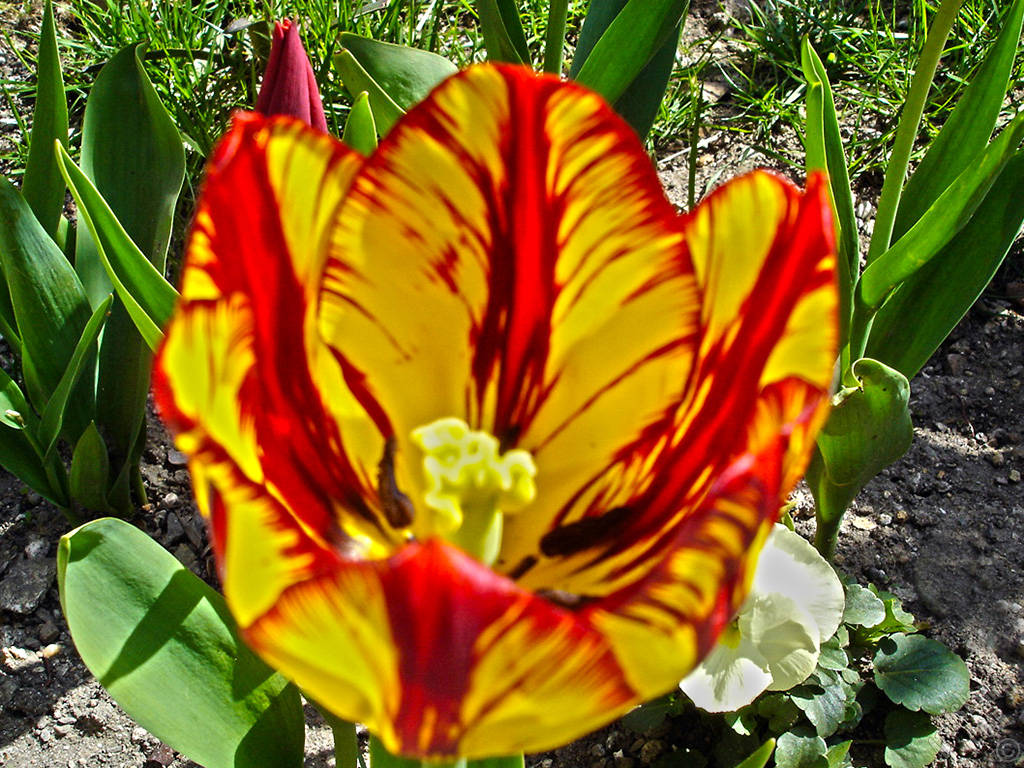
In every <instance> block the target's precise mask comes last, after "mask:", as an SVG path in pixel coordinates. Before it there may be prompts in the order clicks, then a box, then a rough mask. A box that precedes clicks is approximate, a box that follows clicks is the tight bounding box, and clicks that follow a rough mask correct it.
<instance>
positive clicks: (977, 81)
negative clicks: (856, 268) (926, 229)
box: [893, 0, 1024, 240]
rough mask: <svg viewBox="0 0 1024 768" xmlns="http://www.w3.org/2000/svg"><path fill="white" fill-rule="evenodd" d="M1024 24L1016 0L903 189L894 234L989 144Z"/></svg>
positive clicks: (1023, 2) (1022, 1)
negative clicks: (996, 35) (954, 106)
mask: <svg viewBox="0 0 1024 768" xmlns="http://www.w3.org/2000/svg"><path fill="white" fill-rule="evenodd" d="M1022 25H1024V0H1015V2H1014V3H1013V5H1012V6H1011V7H1010V10H1009V12H1007V13H1006V15H1005V16H1004V17H1003V29H1002V30H1001V31H1000V33H999V38H998V39H997V40H996V42H995V44H994V45H993V46H992V48H991V50H990V51H989V53H988V55H987V56H986V57H985V61H984V62H983V63H982V64H981V66H980V67H979V68H978V71H977V72H975V73H974V75H972V77H971V80H970V84H969V85H968V86H967V89H966V90H965V91H964V93H963V96H961V97H960V101H959V102H958V103H957V105H956V108H955V109H954V110H953V112H952V114H951V115H950V116H949V118H948V119H947V120H946V122H945V124H944V125H943V126H942V130H941V131H939V135H938V136H936V137H935V140H934V141H932V143H931V146H930V147H929V148H928V152H927V154H925V156H924V158H923V159H922V160H921V164H920V165H919V166H918V167H917V170H916V171H915V172H914V175H913V176H911V177H910V180H909V181H908V182H907V185H906V187H905V188H904V190H903V196H902V198H901V200H900V207H899V210H898V211H897V213H896V223H895V225H894V228H893V237H894V238H895V239H897V240H898V239H899V238H900V237H902V235H903V234H904V233H905V232H906V231H907V230H908V229H910V228H911V227H912V226H913V225H914V224H915V223H916V222H917V220H918V219H920V218H921V216H922V215H924V212H925V211H927V210H928V208H930V207H931V205H932V203H934V202H935V200H936V199H938V197H939V195H940V194H942V191H943V190H944V189H945V188H946V187H948V186H949V185H950V184H951V183H952V182H953V180H954V179H956V177H957V176H959V175H960V174H961V173H962V172H963V171H964V169H966V168H967V167H968V166H969V165H971V163H973V162H974V160H975V158H976V157H977V155H978V154H979V153H980V152H981V151H982V150H983V149H984V148H985V145H986V144H987V143H988V140H989V138H990V137H991V135H992V131H993V129H994V128H995V127H996V121H997V120H998V119H999V112H1000V110H1001V109H1002V106H1003V101H1004V100H1005V98H1006V90H1007V88H1008V87H1009V82H1010V76H1011V74H1012V73H1013V65H1014V60H1015V58H1016V56H1017V49H1018V45H1019V43H1020V35H1021V28H1022Z"/></svg>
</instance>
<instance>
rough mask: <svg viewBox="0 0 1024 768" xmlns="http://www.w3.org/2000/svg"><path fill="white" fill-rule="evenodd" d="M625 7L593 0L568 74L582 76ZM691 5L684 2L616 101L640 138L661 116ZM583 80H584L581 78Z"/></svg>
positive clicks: (615, 0) (620, 1)
mask: <svg viewBox="0 0 1024 768" xmlns="http://www.w3.org/2000/svg"><path fill="white" fill-rule="evenodd" d="M625 7H626V0H594V1H593V2H592V3H591V4H590V8H589V9H588V11H587V16H586V19H584V21H583V28H582V29H581V30H580V40H579V43H578V45H577V46H576V54H575V56H574V58H573V60H572V66H571V67H570V69H569V77H571V78H573V79H577V78H579V77H580V74H581V70H582V69H583V66H584V63H585V62H586V61H587V60H588V59H589V58H590V56H591V53H592V52H593V50H594V48H595V46H597V44H598V43H599V42H600V40H601V38H602V36H603V35H604V34H605V33H606V32H607V31H608V28H609V27H610V26H611V25H612V23H613V22H614V21H615V20H616V19H617V18H618V16H619V14H620V13H622V12H623V10H624V9H625ZM688 7H689V0H687V2H685V3H683V8H682V11H681V12H680V17H679V18H680V22H679V24H677V25H676V27H675V29H673V30H671V31H670V32H669V34H668V35H667V37H666V38H665V39H664V41H663V42H662V44H661V46H660V47H659V48H657V49H654V51H653V53H651V54H649V58H648V59H647V61H646V63H645V64H644V65H643V67H642V68H641V69H640V70H639V72H637V74H636V75H635V76H634V77H633V79H632V80H631V81H630V82H629V83H628V85H627V86H626V88H625V89H624V90H623V91H622V93H621V95H620V96H618V97H617V99H616V100H615V101H614V107H615V110H616V111H617V112H618V113H619V114H620V115H622V117H623V118H624V119H625V120H626V122H628V123H629V124H630V125H632V126H633V130H635V131H636V132H637V135H638V136H640V138H641V139H644V138H646V137H647V134H648V133H650V130H651V126H652V125H653V124H654V120H655V118H656V117H657V116H658V108H659V107H660V106H661V102H662V100H663V99H664V98H665V90H666V88H667V87H668V81H669V78H670V77H671V75H672V70H673V68H674V66H675V60H676V51H677V49H678V46H679V36H680V34H681V32H682V20H683V19H685V17H686V10H687V8H688ZM637 42H638V41H636V40H631V41H629V44H630V45H632V46H635V45H636V44H637ZM639 42H640V43H641V45H642V47H646V45H645V44H644V43H643V41H639ZM597 55H598V56H601V55H606V54H602V53H601V51H600V50H599V51H598V53H597ZM584 77H586V75H584ZM581 82H584V81H582V80H581Z"/></svg>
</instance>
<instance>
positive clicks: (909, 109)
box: [867, 0, 964, 264]
mask: <svg viewBox="0 0 1024 768" xmlns="http://www.w3.org/2000/svg"><path fill="white" fill-rule="evenodd" d="M963 3H964V0H943V2H942V5H940V6H939V10H938V11H936V13H935V20H934V21H933V22H932V26H931V28H930V29H929V30H928V37H927V38H926V39H925V43H924V48H923V49H922V51H921V60H920V62H919V63H918V67H917V71H916V72H915V73H914V78H913V80H911V82H910V92H909V93H908V94H907V103H906V104H905V105H904V107H903V115H902V116H901V117H900V124H899V127H898V128H897V129H896V140H895V142H894V143H893V148H892V155H891V156H890V157H889V167H888V168H887V170H886V173H885V181H884V182H883V184H882V193H881V195H880V196H879V198H878V214H877V215H876V216H875V227H874V230H873V232H872V234H871V244H870V246H869V247H868V259H867V262H868V264H871V263H872V262H873V261H874V260H875V259H877V258H878V257H879V256H881V255H882V254H883V253H885V252H886V251H887V250H889V245H890V241H891V240H892V230H893V226H894V225H895V223H896V211H897V210H898V209H899V205H900V196H901V195H902V194H903V181H904V180H905V179H906V176H907V168H908V167H909V166H910V153H911V152H912V151H913V149H914V140H915V139H916V138H917V130H918V126H919V125H920V124H921V116H922V115H923V114H924V107H925V103H926V101H927V99H928V91H929V90H930V89H931V85H932V80H933V79H934V78H935V70H936V68H937V67H938V65H939V58H940V57H941V56H942V49H943V47H944V46H945V44H946V38H947V37H948V36H949V31H950V29H952V27H953V22H954V21H955V20H956V16H957V14H958V13H959V12H960V6H961V5H963Z"/></svg>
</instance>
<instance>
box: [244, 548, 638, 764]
mask: <svg viewBox="0 0 1024 768" xmlns="http://www.w3.org/2000/svg"><path fill="white" fill-rule="evenodd" d="M246 638H247V639H248V641H249V642H250V643H251V644H252V645H253V647H254V648H256V649H257V650H258V651H259V652H260V654H261V655H262V656H263V657H264V658H265V659H266V660H267V661H268V662H269V663H271V664H272V665H273V666H275V667H277V668H278V669H280V670H281V671H283V672H284V674H285V675H287V676H288V677H289V678H291V679H292V680H295V681H296V682H297V683H298V684H299V686H300V687H301V688H302V689H303V690H304V691H306V692H307V693H308V694H309V695H310V696H311V697H312V698H313V699H315V700H316V701H318V702H319V703H320V704H322V705H323V706H326V707H328V708H329V709H331V710H332V711H333V712H335V713H336V714H338V715H340V716H342V717H344V718H346V719H349V720H355V721H359V722H364V723H366V725H367V726H368V727H369V728H370V730H371V731H373V733H375V734H376V735H377V736H378V737H379V738H380V739H381V740H382V741H383V742H384V744H385V746H386V747H387V748H388V749H389V750H390V751H392V752H393V753H395V754H398V753H401V754H404V755H416V756H422V757H436V756H440V755H450V754H460V755H463V756H465V757H470V758H473V757H487V756H495V755H507V754H515V753H517V752H523V751H541V750H545V749H549V748H552V747H554V746H556V745H558V744H561V743H563V742H564V741H565V740H567V739H570V738H573V737H575V736H580V735H582V734H584V733H586V732H587V731H589V730H592V729H594V728H596V727H599V726H600V725H603V724H604V723H606V722H608V721H609V720H611V719H612V718H613V717H615V715H616V714H617V713H621V712H623V711H625V710H626V709H628V708H629V707H630V706H632V705H634V704H635V703H638V702H639V701H640V699H639V697H638V694H637V693H636V692H635V691H633V690H631V689H630V688H629V687H628V686H626V685H625V683H624V681H623V679H622V676H621V671H620V670H619V668H618V666H617V665H616V664H615V661H614V657H613V656H612V655H611V654H610V652H609V650H608V648H607V645H606V643H605V642H604V639H603V638H602V637H601V636H600V635H599V634H597V633H595V632H594V631H593V630H592V629H590V628H589V627H588V626H586V625H585V624H584V623H582V622H580V621H579V620H578V619H577V617H575V616H574V615H573V614H572V613H571V612H569V611H565V610H562V609H560V608H558V607H556V606H553V605H552V604H551V603H549V602H548V601H546V600H544V599H542V598H539V597H537V596H535V595H532V594H530V593H528V592H525V591H523V590H520V589H518V588H516V587H515V585H514V584H512V583H511V582H510V581H509V580H507V579H505V578H502V577H500V576H497V575H495V574H494V573H492V572H491V571H490V570H488V569H487V568H485V567H484V566H482V565H481V564H480V563H478V562H476V561H475V560H473V559H471V558H469V557H468V556H466V555H464V554H463V553H462V552H460V551H459V550H457V549H456V548H454V547H452V546H451V545H448V544H444V543H441V542H440V541H439V540H436V539H435V540H433V541H431V542H428V543H427V544H425V545H418V544H413V545H409V546H407V547H405V548H403V549H402V550H401V551H400V552H399V553H398V554H396V555H394V556H393V557H392V558H390V559H389V560H386V561H375V562H371V563H344V564H341V565H339V567H338V568H337V569H335V570H334V571H332V572H331V573H329V574H325V575H324V576H322V577H320V578H318V579H315V580H312V581H309V582H306V583H304V584H301V585H297V586H295V587H293V588H292V589H290V590H288V591H287V592H286V593H285V594H284V595H282V597H281V598H280V599H279V600H278V602H277V605H276V606H275V607H274V609H273V610H272V611H271V612H269V613H268V614H267V615H266V616H264V617H263V618H262V619H261V620H260V621H259V622H257V623H256V624H255V625H253V626H251V627H249V628H248V629H247V630H246Z"/></svg>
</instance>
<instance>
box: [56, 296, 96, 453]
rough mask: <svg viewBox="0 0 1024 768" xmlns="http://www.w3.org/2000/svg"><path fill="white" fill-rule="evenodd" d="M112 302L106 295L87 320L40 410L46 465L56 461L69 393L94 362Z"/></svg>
mask: <svg viewBox="0 0 1024 768" xmlns="http://www.w3.org/2000/svg"><path fill="white" fill-rule="evenodd" d="M113 300H114V297H113V296H107V298H106V300H105V301H104V302H103V303H102V304H100V305H99V306H98V307H96V309H95V310H94V311H93V313H92V317H90V318H89V322H88V323H86V324H85V329H84V330H83V331H82V337H81V338H80V339H79V340H78V344H77V345H76V346H75V351H74V354H72V355H71V360H69V361H68V367H67V368H66V369H65V370H64V375H63V376H61V378H60V383H59V384H58V385H57V388H56V389H54V390H53V395H52V396H51V397H50V399H49V400H48V401H47V403H46V408H44V409H43V415H42V421H41V422H40V424H39V442H40V444H41V445H42V447H43V450H44V451H45V452H46V453H45V455H44V456H43V463H49V462H50V461H51V460H52V459H55V458H57V456H56V453H55V452H56V450H57V438H58V437H60V431H61V425H62V424H63V421H64V414H65V411H66V409H67V405H68V399H69V398H70V397H71V391H72V390H73V389H74V387H75V385H76V384H77V383H78V382H79V380H80V379H81V378H82V374H83V373H84V371H85V369H86V363H87V362H89V361H90V360H91V359H93V358H92V356H93V353H94V352H95V351H96V339H97V338H98V337H99V335H100V331H101V330H102V329H103V324H104V323H105V322H106V320H107V314H108V313H109V312H110V304H111V302H113Z"/></svg>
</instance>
